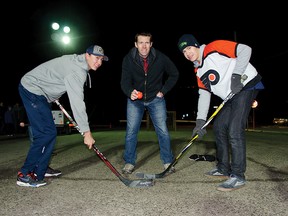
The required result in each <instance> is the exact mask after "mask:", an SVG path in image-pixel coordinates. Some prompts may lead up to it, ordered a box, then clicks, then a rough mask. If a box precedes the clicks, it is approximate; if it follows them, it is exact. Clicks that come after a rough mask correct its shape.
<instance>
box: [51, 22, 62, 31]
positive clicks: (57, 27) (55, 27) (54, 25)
mask: <svg viewBox="0 0 288 216" xmlns="http://www.w3.org/2000/svg"><path fill="white" fill-rule="evenodd" d="M59 28H60V25H59V24H58V23H56V22H55V23H52V29H53V30H58V29H59Z"/></svg>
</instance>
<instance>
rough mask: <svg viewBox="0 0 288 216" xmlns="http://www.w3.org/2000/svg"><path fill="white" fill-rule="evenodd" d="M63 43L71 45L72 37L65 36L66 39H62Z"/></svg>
mask: <svg viewBox="0 0 288 216" xmlns="http://www.w3.org/2000/svg"><path fill="white" fill-rule="evenodd" d="M62 42H63V43H64V44H69V43H70V37H68V36H64V37H63V38H62Z"/></svg>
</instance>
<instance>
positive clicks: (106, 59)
mask: <svg viewBox="0 0 288 216" xmlns="http://www.w3.org/2000/svg"><path fill="white" fill-rule="evenodd" d="M92 55H95V56H103V57H104V58H103V60H104V61H108V60H109V58H108V56H105V55H97V54H94V53H92Z"/></svg>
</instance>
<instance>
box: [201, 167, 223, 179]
mask: <svg viewBox="0 0 288 216" xmlns="http://www.w3.org/2000/svg"><path fill="white" fill-rule="evenodd" d="M205 175H206V176H209V177H218V178H225V179H228V178H229V176H227V175H224V174H223V173H222V172H220V171H219V170H218V169H217V168H216V169H213V170H211V171H209V172H207V173H205Z"/></svg>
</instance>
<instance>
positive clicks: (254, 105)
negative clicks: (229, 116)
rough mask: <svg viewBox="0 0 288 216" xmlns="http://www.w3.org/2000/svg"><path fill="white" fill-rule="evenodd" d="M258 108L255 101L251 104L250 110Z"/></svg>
mask: <svg viewBox="0 0 288 216" xmlns="http://www.w3.org/2000/svg"><path fill="white" fill-rule="evenodd" d="M257 106H258V102H257V101H256V100H254V101H253V102H252V108H253V109H254V108H256V107H257Z"/></svg>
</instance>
